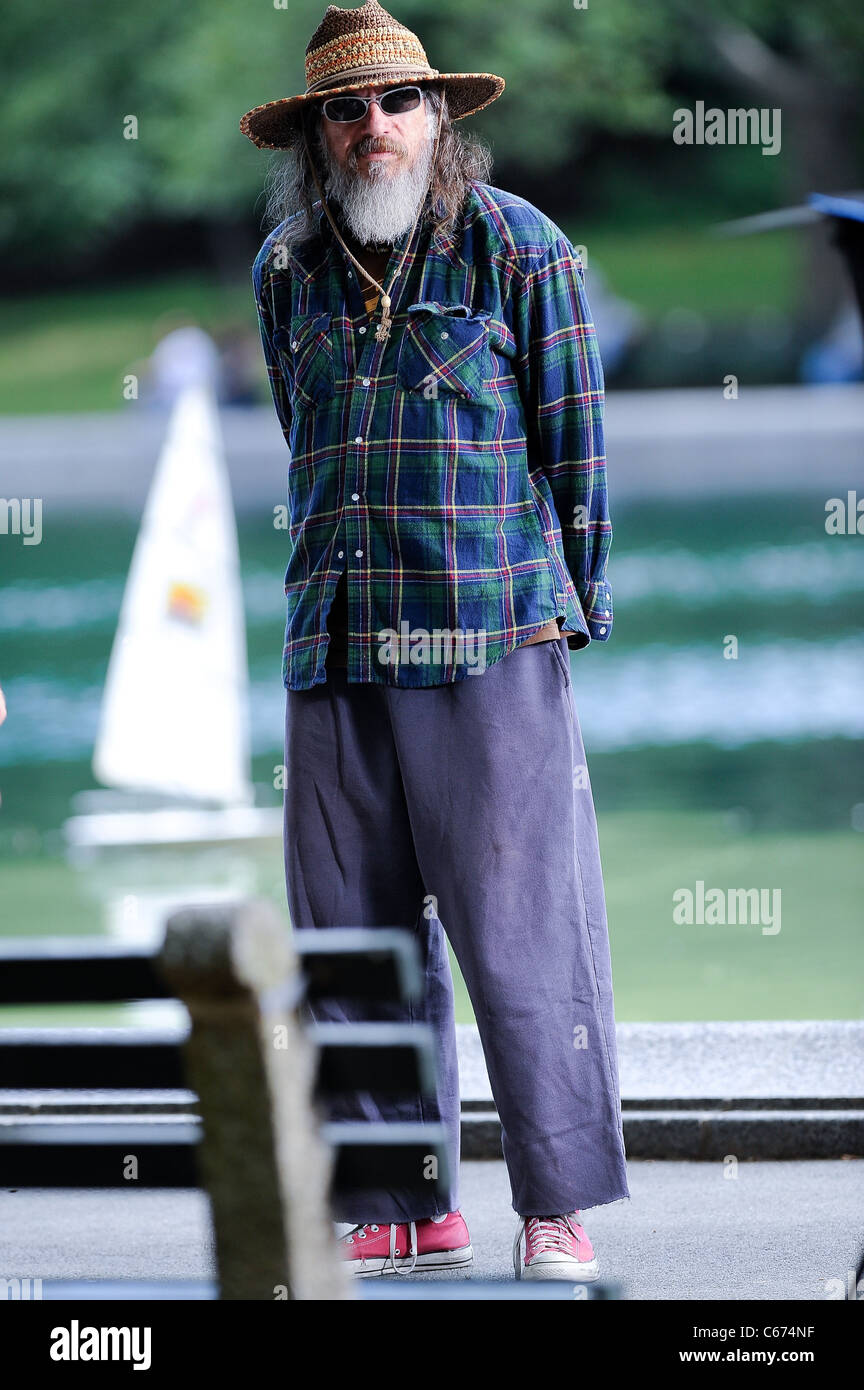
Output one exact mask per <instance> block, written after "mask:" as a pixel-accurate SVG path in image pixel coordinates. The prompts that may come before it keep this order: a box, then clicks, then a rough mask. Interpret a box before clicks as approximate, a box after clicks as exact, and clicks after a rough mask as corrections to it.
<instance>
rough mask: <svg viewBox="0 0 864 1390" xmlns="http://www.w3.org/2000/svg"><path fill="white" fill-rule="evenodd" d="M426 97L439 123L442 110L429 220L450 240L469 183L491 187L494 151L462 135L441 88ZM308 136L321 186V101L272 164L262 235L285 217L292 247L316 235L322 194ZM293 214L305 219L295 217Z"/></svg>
mask: <svg viewBox="0 0 864 1390" xmlns="http://www.w3.org/2000/svg"><path fill="white" fill-rule="evenodd" d="M426 97H427V100H428V104H429V106H430V108H431V110H432V112H433V113H434V116H435V118H436V120H437V116H438V110H439V107H440V106H441V105H442V104H443V106H444V114H443V116H442V119H441V139H440V142H439V145H438V156H437V159H436V161H435V167H434V169H433V172H432V183H431V188H430V193H429V198H428V201H427V213H426V220H427V222H428V223H429V224H430V225H431V226H432V229H433V235H435V236H451V235H452V234H453V233H454V231H455V230H456V229H457V226H458V222H459V214H460V213H461V211H462V208H463V206H464V204H465V198H466V196H467V193H468V189H469V186H470V184H471V183H472V182H478V183H488V182H489V177H490V175H491V172H492V151H491V150H490V149H489V146H488V145H487V144H486V143H485V142H484V141H483V140H481V139H480V138H479V137H478V136H476V135H474V134H471V133H468V134H465V135H463V134H462V132H461V131H458V130H456V129H454V126H453V123H452V121H451V120H450V116H449V113H448V110H447V97H446V95H445V93H444V92H443V91H442V90H441V88H440V87H427V88H426ZM304 132H305V134H306V138H307V139H308V141H309V149H310V150H311V152H312V157H313V159H314V160H315V168H316V172H317V174H318V178H319V180H320V181H321V184H322V187H323V185H324V173H323V169H324V163H323V157H322V148H321V141H322V139H323V136H322V133H321V109H320V106H319V105H318V103H317V102H315V103H310V104H309V105H307V106H306V107H305V108H304V109H303V110H302V112H301V116H300V121H299V123H298V128H297V133H296V135H295V138H294V140H293V142H292V144H291V145H290V147H289V148H288V150H287V152H286V153H284V154H280V155H279V156H278V157H277V158H276V159H275V160H274V162H273V164H271V166H270V168H269V169H268V171H267V176H266V179H265V183H264V193H265V196H266V199H267V205H266V210H265V214H264V230H265V231H267V232H269V231H272V230H273V229H274V228H275V227H278V226H279V224H280V223H281V222H284V221H285V219H286V218H289V217H290V218H292V219H293V220H292V221H291V222H290V223H289V225H288V226H287V227H286V228H285V231H284V232H283V234H282V240H283V241H284V242H286V243H288V244H296V243H297V242H300V241H305V240H306V239H307V238H308V237H310V236H311V235H313V234H314V232H315V230H316V225H317V219H316V216H315V214H314V213H313V211H312V207H313V204H314V203H315V202H316V201H317V200H318V190H317V189H316V187H315V181H314V179H313V177H312V171H311V169H310V167H309V159H308V156H307V153H306V146H305V144H304V140H303V134H304ZM295 213H300V214H302V215H301V216H299V217H294V214H295Z"/></svg>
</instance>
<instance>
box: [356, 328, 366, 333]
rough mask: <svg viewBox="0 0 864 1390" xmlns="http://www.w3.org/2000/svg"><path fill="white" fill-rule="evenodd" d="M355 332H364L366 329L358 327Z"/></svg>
mask: <svg viewBox="0 0 864 1390" xmlns="http://www.w3.org/2000/svg"><path fill="white" fill-rule="evenodd" d="M357 332H358V333H365V332H366V329H365V328H358V330H357Z"/></svg>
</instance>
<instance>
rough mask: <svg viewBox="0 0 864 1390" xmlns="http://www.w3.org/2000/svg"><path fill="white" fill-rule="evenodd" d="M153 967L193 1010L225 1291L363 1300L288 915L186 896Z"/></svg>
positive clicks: (192, 1056)
mask: <svg viewBox="0 0 864 1390" xmlns="http://www.w3.org/2000/svg"><path fill="white" fill-rule="evenodd" d="M159 966H160V969H161V970H162V972H163V974H164V977H165V979H166V981H167V983H168V985H169V986H170V988H171V990H172V992H173V993H174V994H175V995H176V997H177V998H178V999H180V1000H181V1001H182V1002H183V1003H184V1004H185V1005H186V1008H187V1009H188V1010H189V1013H190V1016H191V1020H192V1029H191V1034H190V1036H189V1039H188V1041H187V1043H186V1045H185V1061H186V1068H187V1076H188V1081H189V1086H190V1088H191V1089H192V1090H194V1091H195V1092H196V1093H197V1095H198V1098H199V1101H200V1106H201V1117H202V1123H203V1136H202V1142H201V1146H200V1150H199V1162H200V1169H201V1176H202V1182H203V1185H204V1186H205V1188H206V1190H207V1192H208V1194H209V1197H210V1204H211V1210H212V1216H213V1228H214V1232H215V1240H216V1260H217V1265H218V1278H219V1287H220V1297H221V1298H223V1299H271V1300H272V1299H279V1298H288V1299H301V1300H308V1299H316V1300H318V1299H348V1298H355V1297H356V1296H357V1295H356V1292H355V1289H354V1285H353V1282H352V1279H351V1275H350V1273H349V1272H348V1270H347V1269H346V1268H345V1266H344V1263H343V1261H342V1260H341V1258H340V1254H339V1249H338V1242H337V1239H336V1234H335V1231H334V1229H333V1224H332V1218H331V1215H330V1211H329V1206H328V1191H329V1185H330V1155H329V1151H328V1150H327V1148H326V1147H325V1145H324V1143H323V1140H322V1139H321V1137H320V1134H319V1123H320V1119H319V1116H318V1114H317V1113H316V1111H315V1108H314V1105H313V1101H312V1085H313V1079H314V1052H313V1044H312V1042H311V1040H310V1039H309V1037H308V1036H307V1035H306V1033H305V1032H304V1030H303V1028H302V1026H301V1023H300V1020H299V1017H298V1013H297V1005H298V1001H299V999H300V990H301V981H300V975H299V971H298V965H297V959H296V955H295V953H294V950H293V948H292V943H291V933H290V929H289V927H288V924H287V922H286V921H285V920H284V919H283V917H282V916H281V914H280V913H279V912H278V911H277V909H276V907H275V906H274V905H273V904H272V903H270V902H269V901H267V900H264V899H254V900H251V901H243V902H236V903H217V904H212V905H207V906H191V905H190V906H189V907H186V908H182V909H180V910H179V911H177V912H174V913H173V914H172V915H171V917H170V918H169V920H168V923H167V929H166V936H165V942H164V945H163V948H162V951H161V954H160V957H159Z"/></svg>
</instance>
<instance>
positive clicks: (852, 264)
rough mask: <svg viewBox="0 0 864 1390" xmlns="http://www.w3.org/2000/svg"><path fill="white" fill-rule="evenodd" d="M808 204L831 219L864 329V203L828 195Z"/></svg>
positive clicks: (812, 198) (811, 199) (812, 197)
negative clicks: (850, 278) (850, 279)
mask: <svg viewBox="0 0 864 1390" xmlns="http://www.w3.org/2000/svg"><path fill="white" fill-rule="evenodd" d="M808 201H809V203H810V206H811V207H813V208H815V209H816V211H817V212H821V213H822V214H823V215H824V216H826V217H829V218H830V219H831V222H832V224H833V240H834V245H835V246H836V247H837V248H838V250H839V251H840V252H841V254H842V256H843V257H844V259H845V261H846V266H847V268H848V270H849V274H850V275H851V277H852V284H853V286H854V289H855V298H856V299H857V301H858V312H859V313H860V315H861V324H862V328H864V201H862V200H861V199H859V198H857V197H848V198H834V197H830V196H828V195H827V194H825V193H811V194H810V197H809V199H808Z"/></svg>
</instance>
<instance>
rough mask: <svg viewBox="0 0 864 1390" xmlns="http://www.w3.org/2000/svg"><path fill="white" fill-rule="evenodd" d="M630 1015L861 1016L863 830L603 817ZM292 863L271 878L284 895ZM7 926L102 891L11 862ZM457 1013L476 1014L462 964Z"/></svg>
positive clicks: (80, 926)
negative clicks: (680, 913)
mask: <svg viewBox="0 0 864 1390" xmlns="http://www.w3.org/2000/svg"><path fill="white" fill-rule="evenodd" d="M600 835H601V848H602V854H603V864H604V872H605V878H606V888H607V901H608V909H609V922H610V932H611V940H612V957H613V967H614V980H615V1000H616V1010H617V1017H618V1019H619V1020H620V1021H622V1022H625V1021H636V1020H655V1021H666V1020H689V1019H746V1018H758V1019H801V1018H861V1017H862V1015H864V970H862V959H864V945H862V937H861V927H860V921H861V906H860V905H861V901H862V898H864V856H862V854H861V837H860V835H859V834H857V833H856V832H854V831H852V830H849V831H845V830H833V831H824V832H819V833H811V834H805V833H794V832H792V833H790V832H778V833H776V834H754V833H752V832H751V833H749V834H742V833H741V832H740V830H736V829H734V828H732V827H730V825H729V824H728V823H727V822H726V821H725V820H724V819H723V817H722V816H718V815H716V814H713V813H707V812H703V813H692V814H686V815H685V814H680V813H675V812H659V813H651V812H647V811H646V812H616V813H609V814H606V815H604V816H603V817H602V818H601V823H600ZM280 871H281V865H277V864H275V862H274V865H272V866H270V867H269V868H268V869H267V871H266V872H265V874H264V876H263V878H262V880H261V883H262V889H261V891H264V892H266V893H267V894H268V895H270V896H272V897H273V898H274V899H275V900H276V901H277V902H279V904H280V906H282V900H281V895H280V887H279V880H280ZM699 879H701V880H702V881H703V882H704V883H705V886H706V890H707V889H710V888H723V889H726V888H752V887H758V888H768V889H775V888H779V889H780V890H781V893H782V898H781V919H780V920H781V930H780V931H779V932H778V933H777V934H776V935H763V933H762V931H761V928H760V927H759V926H749V925H743V926H698V925H692V926H683V925H682V926H679V925H676V924H675V923H674V922H673V920H672V910H673V903H672V894H673V893H674V892H675V890H676V889H679V888H690V889H693V888H694V887H695V884H696V881H697V880H699ZM3 902H4V908H5V911H4V913H3V919H2V921H3V924H2V928H0V930H2V932H3V933H4V934H16V935H17V934H18V933H24V932H28V933H32V934H34V935H39V934H49V935H58V934H63V933H64V932H65V933H71V934H87V933H89V932H92V931H94V930H96V929H97V928H98V914H97V910H96V907H95V902H94V900H93V899H92V898H91V896H90V894H89V893H88V892H87V887H86V883H85V882H84V881H83V880H82V878H81V877H80V876H79V874H78V873H77V872H76V871H73V870H72V869H70V868H69V867H68V866H67V865H65V864H64V863H63V862H62V861H60V860H42V859H25V858H21V859H20V860H19V861H18V862H15V861H11V862H7V863H6V865H5V866H4V869H3ZM457 994H458V1017H459V1020H460V1021H461V1022H469V1021H470V1020H471V1017H472V1014H471V1007H470V1003H469V1001H468V998H467V994H466V991H465V987H464V985H463V983H462V981H461V978H459V977H458V972H457ZM73 1019H74V1020H75V1021H78V1022H93V1023H97V1022H98V1023H119V1022H121V1021H122V1020H123V1011H122V1009H114V1008H107V1007H106V1008H102V1007H99V1008H95V1007H89V1008H77V1007H76V1008H74V1009H73V1008H69V1009H62V1010H60V1009H56V1008H51V1009H32V1008H23V1007H22V1008H14V1009H0V1026H2V1025H3V1024H6V1025H13V1024H15V1025H19V1026H20V1025H25V1024H35V1023H60V1022H71V1021H73Z"/></svg>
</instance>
